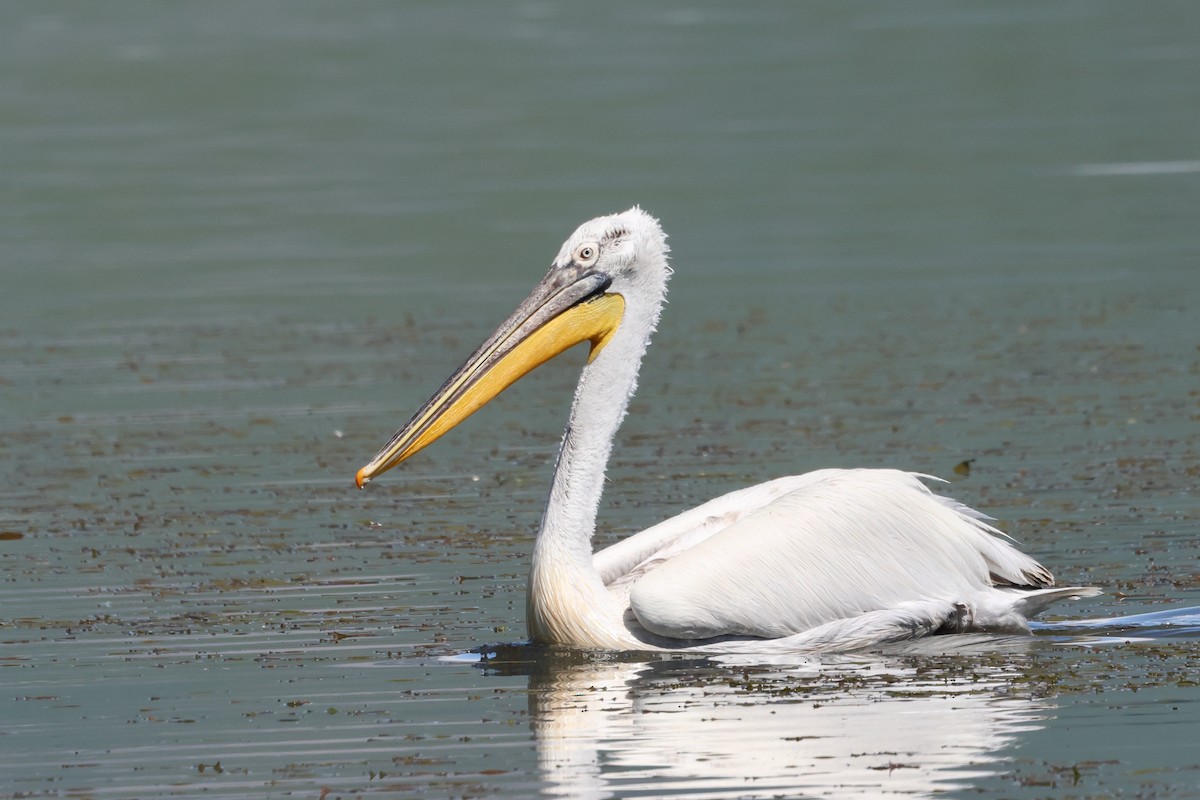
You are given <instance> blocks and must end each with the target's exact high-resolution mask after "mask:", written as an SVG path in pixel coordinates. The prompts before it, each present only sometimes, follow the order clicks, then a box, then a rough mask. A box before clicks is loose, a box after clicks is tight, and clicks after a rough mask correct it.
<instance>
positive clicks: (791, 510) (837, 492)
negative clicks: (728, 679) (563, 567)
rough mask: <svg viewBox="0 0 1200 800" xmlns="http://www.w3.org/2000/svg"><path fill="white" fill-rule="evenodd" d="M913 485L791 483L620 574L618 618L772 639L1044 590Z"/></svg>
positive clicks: (833, 480) (961, 517)
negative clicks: (1008, 592) (905, 607)
mask: <svg viewBox="0 0 1200 800" xmlns="http://www.w3.org/2000/svg"><path fill="white" fill-rule="evenodd" d="M918 478H919V476H917V475H914V474H912V473H907V472H899V471H895V470H821V471H819V472H814V473H809V474H808V475H802V476H798V477H797V478H795V479H793V483H792V484H790V485H789V484H786V483H783V484H781V485H779V486H777V487H774V488H776V489H786V491H785V492H784V493H782V494H780V495H779V496H777V497H776V498H774V499H769V500H766V501H765V502H762V503H761V504H759V505H758V506H757V507H756V508H753V509H752V510H750V511H749V512H747V513H743V514H740V515H738V516H737V519H736V520H735V521H733V522H732V523H729V524H725V525H723V526H719V527H718V526H717V525H709V526H708V527H709V528H712V530H706V529H705V526H703V525H701V526H699V527H694V528H692V529H691V530H689V531H684V532H682V533H677V535H674V536H673V537H665V538H667V539H668V541H667V542H665V544H664V545H663V546H662V548H661V549H659V550H658V551H656V552H654V553H651V554H649V555H648V556H647V557H645V558H644V559H643V560H642V561H641V562H640V563H638V564H637V565H635V566H634V567H633V568H632V569H631V570H630V571H629V572H630V573H631V574H632V575H633V580H632V586H631V588H630V598H629V603H630V607H631V608H632V610H633V613H634V615H635V616H636V617H637V619H638V621H639V622H640V623H641V624H642V626H644V627H645V628H646V629H647V630H649V631H650V632H652V633H654V634H657V635H659V636H665V637H670V638H675V639H705V638H710V637H716V636H724V635H746V636H762V637H771V638H775V637H785V636H790V635H793V634H796V633H800V632H802V631H806V630H809V629H812V628H815V627H817V626H820V625H824V624H827V623H830V622H834V621H837V620H843V619H849V618H853V617H857V616H859V615H862V614H866V613H870V612H878V611H886V610H888V609H894V608H897V607H898V606H900V605H902V604H904V603H910V602H912V601H914V600H931V601H940V602H945V603H950V604H955V603H963V604H967V605H970V606H973V605H974V604H975V603H976V602H978V601H979V600H981V599H985V598H987V597H988V596H989V594H991V593H995V592H998V591H1000V590H998V589H996V588H995V586H996V584H1001V585H1004V586H1014V587H1016V586H1019V587H1028V588H1042V587H1049V586H1052V585H1053V577H1052V576H1051V575H1050V573H1049V572H1048V571H1047V570H1046V569H1045V568H1044V567H1043V566H1041V565H1040V564H1039V563H1037V562H1036V561H1035V560H1033V559H1032V558H1030V557H1028V556H1026V555H1024V554H1022V553H1021V552H1019V551H1018V550H1017V549H1016V548H1014V547H1013V546H1012V545H1011V544H1009V542H1008V541H1007V539H1006V538H1005V537H1003V534H1001V533H1000V532H999V531H997V530H996V529H994V528H992V527H991V526H990V525H988V524H987V523H986V522H984V521H983V519H982V518H981V515H979V514H978V513H976V512H974V511H972V510H970V509H968V508H966V507H965V506H962V505H961V504H958V503H955V502H954V501H951V500H948V499H946V498H942V497H939V496H937V495H934V494H933V493H932V492H930V491H929V489H928V488H927V487H926V486H925V485H924V484H923V483H921V481H920V480H919V479H918ZM773 483H775V482H773ZM727 497H728V496H727ZM724 499H725V498H719V499H718V501H714V502H715V503H718V506H717V507H720V503H719V501H720V500H724ZM704 509H705V506H701V507H700V508H698V509H695V511H694V512H691V513H695V512H699V511H702V510H704ZM731 511H732V509H726V513H731ZM681 516H683V515H681ZM709 516H711V515H709ZM687 521H688V520H680V518H679V517H677V518H675V520H670V521H668V522H669V523H675V524H676V525H679V526H680V527H683V523H686V522H687ZM692 521H696V520H692ZM651 530H653V529H651ZM647 533H650V531H647ZM643 535H644V534H643ZM660 535H662V534H661V532H660ZM635 538H636V537H635ZM646 544H649V540H647V542H646ZM605 558H609V557H605ZM602 560H603V559H602Z"/></svg>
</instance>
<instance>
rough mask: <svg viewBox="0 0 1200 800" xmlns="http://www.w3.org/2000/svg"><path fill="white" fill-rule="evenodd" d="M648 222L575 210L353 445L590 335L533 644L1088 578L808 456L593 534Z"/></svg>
mask: <svg viewBox="0 0 1200 800" xmlns="http://www.w3.org/2000/svg"><path fill="white" fill-rule="evenodd" d="M668 251H669V248H668V246H667V241H666V235H665V234H664V233H663V230H662V227H661V226H660V225H659V222H658V220H657V219H655V218H654V217H652V216H651V215H650V214H648V213H646V212H645V211H643V210H641V209H640V208H638V207H634V208H631V209H629V210H628V211H625V212H623V213H619V214H613V215H609V216H604V217H598V218H597V219H593V220H591V221H590V222H585V223H584V224H583V225H581V226H580V227H579V229H578V230H576V231H575V232H574V233H573V234H572V235H571V237H570V238H569V239H567V241H566V242H565V243H564V244H563V246H562V249H561V250H560V251H559V253H558V255H557V256H556V257H555V259H554V262H553V263H552V264H551V266H550V271H549V272H548V273H547V274H546V277H545V278H543V279H542V281H541V282H540V283H539V284H538V285H537V287H536V288H534V290H533V293H532V294H530V295H529V297H528V298H526V299H525V301H524V302H523V303H521V305H520V306H519V307H518V308H517V310H516V311H515V312H514V313H513V314H512V316H510V317H509V318H508V319H507V320H506V321H505V322H504V323H503V324H502V325H501V326H500V327H499V328H498V329H497V330H496V331H495V333H493V334H492V335H491V336H490V337H489V338H488V339H487V341H485V342H484V343H483V344H482V345H481V346H480V347H479V349H478V350H476V351H475V352H474V353H473V354H472V355H471V356H470V358H468V359H467V360H466V362H465V363H463V365H462V366H460V367H459V368H458V370H457V371H456V372H454V374H452V375H451V376H450V377H449V379H447V380H446V382H445V383H444V384H442V387H441V388H440V389H438V390H437V392H435V393H434V395H433V396H432V397H431V398H430V399H429V400H428V402H426V403H425V405H423V406H422V407H421V408H420V410H418V411H417V413H416V414H415V415H414V416H413V418H412V419H411V420H409V421H408V423H407V424H405V425H404V427H403V428H401V429H400V430H399V431H398V432H397V433H396V434H395V435H394V436H393V437H392V438H391V439H390V440H389V441H388V442H387V444H385V445H384V446H383V449H381V450H380V451H379V453H378V454H377V455H376V456H375V457H374V458H373V459H372V460H371V462H370V463H369V464H367V465H366V466H364V467H363V468H362V469H360V470H359V471H358V474H357V476H356V483H357V484H358V486H359V487H360V488H361V487H362V486H363V485H365V484H366V483H367V482H368V481H370V480H372V479H374V478H376V477H378V476H379V475H380V474H382V473H383V472H386V471H387V470H389V469H391V468H392V467H394V466H396V465H397V464H400V463H401V462H403V461H406V460H407V459H409V458H411V457H412V456H414V455H415V454H416V453H418V452H420V451H421V450H422V449H424V448H425V447H427V446H428V445H430V444H432V443H433V442H434V441H436V440H437V439H438V438H440V437H441V436H442V435H444V434H445V433H446V432H447V431H449V430H450V429H451V428H453V427H454V426H455V425H457V424H459V423H460V422H462V421H463V420H464V419H466V418H467V417H468V416H469V415H471V414H472V413H474V412H475V411H477V410H478V409H479V408H481V407H482V406H483V405H484V404H486V403H487V402H488V401H490V400H491V399H492V398H494V397H495V396H496V395H498V394H499V393H500V392H501V391H503V390H504V389H505V388H507V387H508V386H510V385H511V384H513V383H514V382H515V381H517V380H519V379H520V378H521V377H522V376H524V375H525V374H527V373H528V372H529V371H530V370H532V369H533V368H535V367H537V366H538V365H539V364H542V363H544V362H546V361H548V360H549V359H551V358H553V357H554V356H556V355H558V354H559V353H562V352H563V351H565V350H567V349H568V348H570V347H572V346H574V345H576V344H580V343H582V342H585V341H586V342H588V343H589V347H590V350H589V353H588V357H587V363H586V365H585V366H584V367H583V371H582V374H581V375H580V378H579V383H578V385H577V387H576V389H575V398H574V402H573V403H572V406H571V412H570V418H569V421H568V423H567V429H566V433H565V434H564V435H563V439H562V445H561V447H560V449H559V453H558V461H557V465H556V466H555V469H554V478H553V482H552V484H551V487H550V494H549V498H548V499H547V501H546V508H545V511H544V513H543V515H542V521H541V527H540V529H539V530H538V533H537V538H536V540H535V543H534V547H533V558H532V565H531V569H530V575H529V584H528V598H527V607H526V612H527V623H528V629H529V637H530V639H531V640H532V642H534V643H538V644H550V645H561V646H568V647H574V648H581V649H590V650H607V651H648V650H649V651H653V650H697V651H707V652H757V651H763V652H780V651H784V652H821V651H825V652H828V651H839V650H852V649H859V648H863V647H871V646H876V645H882V644H886V643H889V642H896V641H902V640H907V639H912V638H916V637H921V636H927V635H932V634H940V633H959V632H968V631H975V632H979V631H984V632H1003V633H1027V632H1028V631H1029V627H1028V622H1027V620H1028V618H1029V617H1030V616H1032V615H1034V614H1036V613H1038V612H1040V611H1042V610H1044V609H1045V608H1047V607H1048V606H1049V605H1051V604H1052V603H1053V602H1055V601H1057V600H1060V599H1064V598H1069V597H1082V596H1091V595H1095V594H1098V593H1099V590H1098V589H1096V588H1094V587H1082V586H1072V587H1055V586H1054V578H1053V576H1052V575H1051V574H1050V572H1049V571H1048V570H1047V569H1046V568H1045V567H1043V566H1042V565H1041V564H1039V563H1038V562H1037V561H1035V560H1034V559H1033V558H1031V557H1029V556H1027V555H1025V554H1024V553H1022V552H1021V551H1019V550H1018V549H1017V548H1016V547H1015V546H1014V545H1013V543H1012V540H1011V539H1009V538H1008V537H1007V536H1006V535H1005V534H1004V533H1002V532H1001V531H999V530H997V529H996V528H994V527H992V526H991V525H990V524H988V522H987V521H986V519H987V518H986V517H984V515H982V514H980V513H978V512H976V511H974V510H972V509H970V508H968V507H967V506H965V505H963V504H961V503H958V502H956V501H954V500H951V499H949V498H947V497H942V496H939V495H937V494H934V493H933V492H932V491H931V490H930V489H929V488H928V487H927V486H926V484H925V483H924V482H923V481H924V480H936V479H932V478H930V477H929V476H925V475H920V474H916V473H911V472H902V471H899V470H892V469H822V470H817V471H815V472H809V473H806V474H803V475H795V476H792V477H785V478H779V479H776V480H773V481H768V482H767V483H762V484H759V485H757V486H751V487H749V488H746V489H741V490H739V491H734V492H731V493H729V494H726V495H723V496H721V497H718V498H716V499H714V500H711V501H709V502H707V503H704V504H703V505H701V506H699V507H697V508H694V509H692V510H690V511H685V512H683V513H682V514H679V515H678V516H675V517H672V518H670V519H668V520H666V521H664V522H661V523H659V524H657V525H655V526H653V527H651V528H649V529H647V530H645V531H642V532H641V533H637V534H634V535H632V536H629V537H627V538H625V539H623V540H622V541H620V542H618V543H616V544H614V545H612V546H611V547H607V548H605V549H603V550H600V551H598V552H593V551H592V537H593V533H594V531H595V527H596V514H597V510H598V508H599V505H600V495H601V492H602V490H603V486H604V471H605V466H606V464H607V462H608V458H609V454H610V452H611V450H612V446H613V438H614V436H615V435H616V432H617V429H618V427H619V426H620V424H621V420H622V419H623V418H624V416H625V412H626V409H627V408H628V405H629V400H630V398H631V397H632V395H633V393H634V390H635V388H636V385H637V377H638V370H639V368H640V366H641V361H642V356H643V355H644V354H645V351H646V346H647V344H648V343H649V341H650V336H651V334H652V333H653V332H654V330H655V327H656V326H657V324H658V320H659V314H660V312H661V310H662V306H663V303H664V300H665V296H666V289H667V280H668V278H669V276H670V275H671V272H672V270H671V267H670V266H669V265H668Z"/></svg>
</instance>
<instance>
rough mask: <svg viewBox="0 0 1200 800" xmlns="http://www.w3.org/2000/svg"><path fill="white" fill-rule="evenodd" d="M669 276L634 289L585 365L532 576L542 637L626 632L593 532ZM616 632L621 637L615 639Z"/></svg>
mask: <svg viewBox="0 0 1200 800" xmlns="http://www.w3.org/2000/svg"><path fill="white" fill-rule="evenodd" d="M667 274H669V270H668V269H667V267H666V265H665V263H663V265H662V268H661V275H662V278H661V280H660V281H656V282H655V284H657V285H651V286H649V287H645V286H638V287H637V289H638V291H637V292H636V295H635V294H634V293H633V292H631V293H629V294H626V296H625V299H626V309H625V316H624V319H623V320H622V322H621V325H620V328H619V329H618V330H617V332H616V334H614V335H613V338H612V339H611V340H610V341H609V343H608V345H607V346H606V347H605V348H604V349H603V350H602V351H601V352H600V353H599V354H598V355H597V356H596V359H595V360H594V361H593V362H592V363H590V364H588V365H587V366H586V367H584V369H583V373H582V375H580V378H579V384H578V385H577V386H576V389H575V400H574V403H573V404H572V406H571V416H570V420H569V422H568V424H567V430H566V433H565V434H564V435H563V442H562V446H561V448H560V449H559V454H558V463H557V465H556V467H555V470H554V481H553V484H552V485H551V488H550V497H549V499H548V500H547V502H546V510H545V513H544V514H543V516H542V525H541V529H540V530H539V531H538V536H537V541H536V543H535V544H534V550H533V565H532V569H531V571H530V576H529V589H528V592H529V594H528V598H527V609H526V612H527V619H528V625H529V635H530V637H531V638H532V639H533V640H534V641H535V642H540V643H554V644H571V645H574V646H583V647H587V646H593V647H613V646H615V645H616V644H617V642H618V641H619V640H620V639H621V638H628V637H627V634H626V635H625V636H624V637H622V634H624V633H625V632H624V626H623V624H622V623H621V615H622V614H623V609H622V608H620V607H617V605H616V604H615V602H614V601H613V600H612V599H611V598H610V596H609V593H608V590H607V589H606V588H605V587H604V583H603V582H602V581H601V579H600V576H599V574H598V573H597V572H596V570H595V568H594V567H593V565H592V534H593V533H594V532H595V527H596V514H597V511H598V510H599V507H600V495H601V493H602V492H603V490H604V470H605V467H606V465H607V464H608V458H609V454H610V453H611V451H612V446H613V438H614V437H615V436H616V433H617V429H618V428H619V427H620V425H621V421H622V420H623V419H624V417H625V412H626V409H627V408H628V407H629V400H630V398H631V397H632V396H633V393H634V390H635V389H636V388H637V375H638V369H639V368H640V366H641V361H642V356H643V355H644V354H645V352H646V346H647V344H649V341H650V334H651V333H653V331H654V327H655V324H656V323H657V321H658V314H659V311H660V309H661V307H662V301H663V296H664V294H665V292H666V275H667ZM614 637H618V638H617V639H614Z"/></svg>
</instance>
